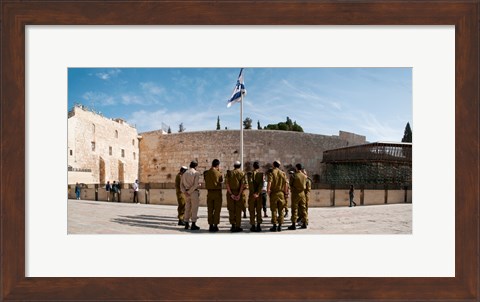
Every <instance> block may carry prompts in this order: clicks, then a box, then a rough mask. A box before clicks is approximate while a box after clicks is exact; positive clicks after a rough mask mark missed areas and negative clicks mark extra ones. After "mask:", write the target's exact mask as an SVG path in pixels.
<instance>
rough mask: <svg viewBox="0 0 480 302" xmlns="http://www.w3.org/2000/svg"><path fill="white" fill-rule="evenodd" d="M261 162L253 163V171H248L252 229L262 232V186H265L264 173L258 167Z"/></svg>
mask: <svg viewBox="0 0 480 302" xmlns="http://www.w3.org/2000/svg"><path fill="white" fill-rule="evenodd" d="M259 168H260V164H259V163H258V161H256V162H254V163H253V171H252V172H248V174H247V180H248V213H249V214H250V225H251V227H250V231H251V232H261V231H262V228H261V227H260V224H261V223H262V200H261V194H262V187H263V173H260V172H259V171H258V169H259ZM255 218H257V219H256V220H257V225H256V226H255Z"/></svg>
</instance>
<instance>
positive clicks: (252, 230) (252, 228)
mask: <svg viewBox="0 0 480 302" xmlns="http://www.w3.org/2000/svg"><path fill="white" fill-rule="evenodd" d="M255 231H256V229H255V225H254V224H252V227H251V228H250V232H255Z"/></svg>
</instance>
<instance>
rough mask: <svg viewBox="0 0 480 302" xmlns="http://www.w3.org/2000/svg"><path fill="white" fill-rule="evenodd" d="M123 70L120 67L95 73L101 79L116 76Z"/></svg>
mask: <svg viewBox="0 0 480 302" xmlns="http://www.w3.org/2000/svg"><path fill="white" fill-rule="evenodd" d="M121 72H122V71H121V70H120V69H110V70H108V71H106V72H97V73H96V74H95V75H96V76H97V77H98V78H99V79H101V80H104V81H106V80H109V79H110V78H112V77H116V76H117V75H118V74H120V73H121Z"/></svg>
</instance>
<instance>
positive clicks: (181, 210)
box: [175, 173, 185, 221]
mask: <svg viewBox="0 0 480 302" xmlns="http://www.w3.org/2000/svg"><path fill="white" fill-rule="evenodd" d="M181 182H182V174H180V173H178V174H177V176H176V177H175V190H176V192H177V203H178V207H177V212H178V219H179V220H181V221H183V215H185V194H183V192H182V190H181V189H180V183H181Z"/></svg>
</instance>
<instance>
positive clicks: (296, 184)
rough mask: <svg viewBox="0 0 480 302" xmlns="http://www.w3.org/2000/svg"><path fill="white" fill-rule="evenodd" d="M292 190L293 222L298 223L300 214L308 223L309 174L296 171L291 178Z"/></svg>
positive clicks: (303, 220)
mask: <svg viewBox="0 0 480 302" xmlns="http://www.w3.org/2000/svg"><path fill="white" fill-rule="evenodd" d="M290 188H291V192H292V219H291V220H292V224H296V223H297V217H298V214H300V218H301V219H302V222H303V223H305V224H306V223H307V221H308V216H307V209H306V199H305V190H306V189H307V176H306V175H305V174H303V173H302V172H300V171H297V172H295V174H293V175H292V177H291V179H290Z"/></svg>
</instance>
